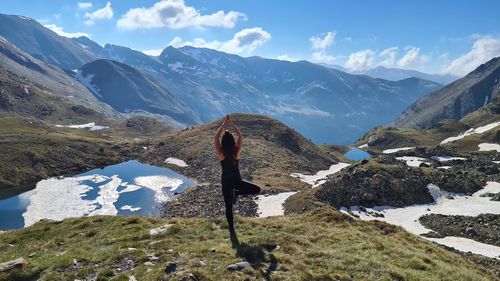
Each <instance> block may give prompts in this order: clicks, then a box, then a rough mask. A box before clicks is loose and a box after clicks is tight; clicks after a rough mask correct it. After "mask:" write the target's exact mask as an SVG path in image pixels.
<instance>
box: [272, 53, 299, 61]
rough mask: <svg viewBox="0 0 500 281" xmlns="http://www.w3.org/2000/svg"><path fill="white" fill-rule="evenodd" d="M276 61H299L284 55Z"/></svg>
mask: <svg viewBox="0 0 500 281" xmlns="http://www.w3.org/2000/svg"><path fill="white" fill-rule="evenodd" d="M276 59H278V60H285V61H297V59H294V58H292V57H290V56H289V55H287V54H283V55H280V56H277V57H276Z"/></svg>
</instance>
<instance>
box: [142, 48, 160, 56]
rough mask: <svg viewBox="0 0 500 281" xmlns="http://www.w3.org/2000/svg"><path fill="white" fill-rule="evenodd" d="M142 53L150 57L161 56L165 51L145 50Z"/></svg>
mask: <svg viewBox="0 0 500 281" xmlns="http://www.w3.org/2000/svg"><path fill="white" fill-rule="evenodd" d="M142 52H143V53H144V54H146V55H148V56H159V55H160V54H161V52H163V49H154V50H145V51H142Z"/></svg>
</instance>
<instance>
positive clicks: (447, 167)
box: [437, 166, 451, 170]
mask: <svg viewBox="0 0 500 281" xmlns="http://www.w3.org/2000/svg"><path fill="white" fill-rule="evenodd" d="M437 168H438V169H443V170H448V169H451V166H441V167H437Z"/></svg>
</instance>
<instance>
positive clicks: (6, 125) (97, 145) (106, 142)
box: [0, 117, 133, 190]
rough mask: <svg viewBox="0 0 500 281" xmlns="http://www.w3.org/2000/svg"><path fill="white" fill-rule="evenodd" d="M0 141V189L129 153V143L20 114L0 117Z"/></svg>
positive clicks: (102, 163) (112, 160) (72, 171)
mask: <svg viewBox="0 0 500 281" xmlns="http://www.w3.org/2000/svg"><path fill="white" fill-rule="evenodd" d="M0 143H1V146H2V150H1V152H0V189H2V190H5V189H17V190H22V189H23V188H25V187H27V186H32V185H34V183H36V182H37V181H38V180H41V179H44V178H47V177H50V176H55V175H60V174H64V175H72V174H75V173H78V172H81V171H85V170H89V169H92V168H95V167H101V166H105V165H109V164H113V163H117V162H120V161H123V160H125V159H127V158H128V157H130V155H133V153H131V148H132V147H133V145H132V144H131V143H126V142H124V141H123V142H118V141H116V140H115V139H113V138H110V137H107V136H104V135H102V134H101V133H96V132H89V131H87V130H81V129H70V128H56V127H51V126H48V125H47V124H45V123H43V122H41V121H35V120H34V119H26V118H20V117H3V118H0Z"/></svg>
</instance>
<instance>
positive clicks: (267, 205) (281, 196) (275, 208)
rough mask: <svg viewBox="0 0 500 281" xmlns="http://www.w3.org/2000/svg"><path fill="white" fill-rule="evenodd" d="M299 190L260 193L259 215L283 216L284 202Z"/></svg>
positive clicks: (262, 216)
mask: <svg viewBox="0 0 500 281" xmlns="http://www.w3.org/2000/svg"><path fill="white" fill-rule="evenodd" d="M295 193H297V192H282V193H278V194H273V195H258V196H257V200H256V203H257V205H258V209H257V213H258V214H259V217H261V218H265V217H273V216H283V215H284V210H283V203H285V200H286V199H287V198H288V197H290V196H292V195H294V194H295Z"/></svg>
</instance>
